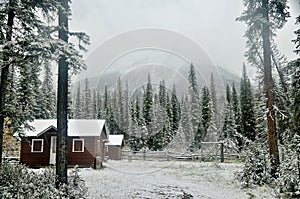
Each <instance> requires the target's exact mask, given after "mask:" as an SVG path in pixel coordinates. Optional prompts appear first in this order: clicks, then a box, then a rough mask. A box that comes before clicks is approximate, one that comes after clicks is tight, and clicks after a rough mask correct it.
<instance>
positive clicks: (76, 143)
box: [72, 139, 84, 152]
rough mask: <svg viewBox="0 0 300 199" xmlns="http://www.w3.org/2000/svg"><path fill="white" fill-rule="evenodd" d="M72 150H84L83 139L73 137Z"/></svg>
mask: <svg viewBox="0 0 300 199" xmlns="http://www.w3.org/2000/svg"><path fill="white" fill-rule="evenodd" d="M72 152H84V139H73V147H72Z"/></svg>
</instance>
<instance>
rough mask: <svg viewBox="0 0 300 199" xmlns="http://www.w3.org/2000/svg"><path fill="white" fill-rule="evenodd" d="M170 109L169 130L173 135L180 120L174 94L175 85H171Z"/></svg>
mask: <svg viewBox="0 0 300 199" xmlns="http://www.w3.org/2000/svg"><path fill="white" fill-rule="evenodd" d="M171 111H172V125H171V130H172V132H173V135H175V134H176V132H177V130H178V127H179V122H180V104H179V101H178V99H177V95H176V87H175V84H174V85H173V90H172V95H171Z"/></svg>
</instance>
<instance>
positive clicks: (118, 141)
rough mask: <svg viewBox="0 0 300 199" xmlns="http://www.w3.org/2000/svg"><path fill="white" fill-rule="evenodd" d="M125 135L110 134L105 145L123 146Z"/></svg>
mask: <svg viewBox="0 0 300 199" xmlns="http://www.w3.org/2000/svg"><path fill="white" fill-rule="evenodd" d="M123 140H124V135H109V136H108V142H107V143H105V145H114V146H121V145H122V144H123Z"/></svg>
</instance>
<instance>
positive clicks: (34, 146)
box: [31, 139, 44, 153]
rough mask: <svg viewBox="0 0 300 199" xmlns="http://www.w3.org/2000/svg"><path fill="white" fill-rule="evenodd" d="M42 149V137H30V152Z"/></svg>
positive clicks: (37, 151)
mask: <svg viewBox="0 0 300 199" xmlns="http://www.w3.org/2000/svg"><path fill="white" fill-rule="evenodd" d="M43 151H44V140H43V139H32V143H31V152H35V153H42V152H43Z"/></svg>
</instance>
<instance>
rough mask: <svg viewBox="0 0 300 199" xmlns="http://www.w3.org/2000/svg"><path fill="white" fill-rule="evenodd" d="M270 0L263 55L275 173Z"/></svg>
mask: <svg viewBox="0 0 300 199" xmlns="http://www.w3.org/2000/svg"><path fill="white" fill-rule="evenodd" d="M268 4H269V2H268V0H263V1H262V10H263V18H264V19H265V20H266V21H265V22H264V23H263V32H262V37H263V56H264V84H265V85H264V86H265V92H266V98H267V109H268V112H267V122H268V132H269V152H270V156H271V164H272V174H273V175H275V173H276V171H277V168H278V166H279V152H278V145H277V137H276V130H275V121H274V120H275V115H274V110H273V93H272V89H273V88H272V67H271V44H270V27H269V24H268V23H269V14H268V11H269V7H268Z"/></svg>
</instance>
